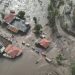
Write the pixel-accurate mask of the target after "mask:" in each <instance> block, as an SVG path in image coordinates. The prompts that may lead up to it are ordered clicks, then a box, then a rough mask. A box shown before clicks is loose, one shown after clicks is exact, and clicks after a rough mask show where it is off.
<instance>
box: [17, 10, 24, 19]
mask: <svg viewBox="0 0 75 75" xmlns="http://www.w3.org/2000/svg"><path fill="white" fill-rule="evenodd" d="M24 15H25V12H24V11H19V12H18V15H17V16H18V17H19V18H21V19H25V18H24Z"/></svg>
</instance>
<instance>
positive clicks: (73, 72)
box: [71, 63, 75, 75]
mask: <svg viewBox="0 0 75 75" xmlns="http://www.w3.org/2000/svg"><path fill="white" fill-rule="evenodd" d="M71 69H72V71H71V72H72V75H75V63H71Z"/></svg>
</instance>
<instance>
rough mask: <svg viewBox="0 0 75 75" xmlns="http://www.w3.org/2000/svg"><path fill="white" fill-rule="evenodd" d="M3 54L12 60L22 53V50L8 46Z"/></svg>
mask: <svg viewBox="0 0 75 75" xmlns="http://www.w3.org/2000/svg"><path fill="white" fill-rule="evenodd" d="M5 52H6V53H7V54H8V55H10V56H11V57H12V58H15V57H16V56H18V55H20V54H21V53H22V50H21V49H20V48H18V47H16V46H13V45H8V47H7V48H6V49H5Z"/></svg>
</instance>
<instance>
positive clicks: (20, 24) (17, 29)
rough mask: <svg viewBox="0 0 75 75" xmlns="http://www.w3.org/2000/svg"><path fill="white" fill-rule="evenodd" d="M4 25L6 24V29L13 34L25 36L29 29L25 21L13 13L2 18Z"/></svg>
mask: <svg viewBox="0 0 75 75" xmlns="http://www.w3.org/2000/svg"><path fill="white" fill-rule="evenodd" d="M4 23H6V25H7V26H6V27H7V29H8V30H10V31H12V32H14V33H20V34H26V33H27V32H28V31H29V30H30V28H31V26H30V24H29V23H28V22H26V20H25V19H21V18H19V17H17V16H16V14H15V11H14V12H13V11H10V14H9V15H6V16H5V17H4ZM4 25H5V24H4Z"/></svg>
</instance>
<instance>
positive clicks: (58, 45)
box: [0, 0, 75, 75]
mask: <svg viewBox="0 0 75 75" xmlns="http://www.w3.org/2000/svg"><path fill="white" fill-rule="evenodd" d="M48 4H49V0H0V12H5V13H6V14H8V13H9V11H10V10H11V9H13V10H15V11H16V13H17V12H18V11H20V10H23V11H25V12H26V15H25V17H26V20H27V21H28V22H29V23H30V24H31V26H32V28H31V30H30V31H29V33H28V34H27V35H25V36H21V35H15V39H14V41H13V44H14V45H16V46H19V47H20V48H21V49H23V55H22V56H21V57H20V58H17V59H15V60H11V59H6V58H0V75H70V68H69V61H70V60H71V59H70V58H71V56H72V53H70V52H71V49H72V52H73V55H74V52H75V51H74V49H75V48H74V45H75V39H74V38H73V37H72V36H69V35H68V34H66V33H65V32H63V30H62V29H61V27H60V24H59V23H57V28H58V32H59V33H60V34H61V36H62V37H61V38H60V39H58V38H57V37H56V34H55V35H54V36H52V34H51V29H50V28H49V27H48V26H46V24H47V23H48V20H47V14H48V11H47V8H48ZM34 16H35V17H37V19H38V23H39V24H41V25H42V26H43V33H45V36H46V37H47V38H48V39H49V40H50V41H51V44H50V48H49V49H48V52H47V57H48V58H50V59H52V60H53V61H54V60H55V57H56V56H57V55H58V54H59V53H61V52H62V51H61V50H62V49H63V50H64V51H63V54H64V56H65V57H66V59H67V60H65V61H64V63H65V64H64V65H63V66H58V65H57V64H56V63H55V64H49V63H48V62H46V61H45V60H44V58H42V57H41V55H40V54H37V53H36V52H35V51H33V50H32V47H35V46H34V41H35V40H36V37H35V35H34V33H33V27H34V22H33V17H34ZM0 34H3V36H5V37H8V38H10V37H11V36H12V33H11V32H10V31H8V30H7V29H6V28H2V27H1V26H0ZM15 41H16V42H15ZM23 41H24V42H25V44H30V47H27V46H26V45H25V46H24V45H22V42H23ZM35 50H40V49H39V48H36V49H35ZM73 58H74V57H73ZM39 59H41V60H40V61H39V63H38V64H35V63H36V61H37V60H39ZM54 62H55V61H54ZM58 73H59V74H58Z"/></svg>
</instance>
